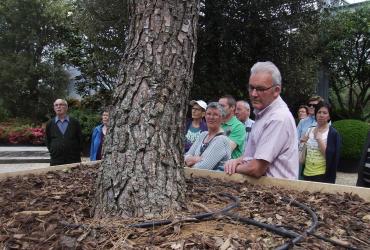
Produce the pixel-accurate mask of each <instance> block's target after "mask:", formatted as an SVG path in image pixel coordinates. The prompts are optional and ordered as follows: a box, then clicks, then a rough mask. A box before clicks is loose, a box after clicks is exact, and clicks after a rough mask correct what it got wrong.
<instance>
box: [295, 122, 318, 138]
mask: <svg viewBox="0 0 370 250" xmlns="http://www.w3.org/2000/svg"><path fill="white" fill-rule="evenodd" d="M315 126H316V119H315V116H314V115H309V116H308V117H306V118H304V119H302V120H300V121H299V123H298V126H297V133H298V143H299V141H300V140H301V138H302V137H303V136H304V135H305V134H306V132H307V131H308V129H309V128H310V127H315Z"/></svg>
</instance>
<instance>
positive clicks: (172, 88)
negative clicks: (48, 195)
mask: <svg viewBox="0 0 370 250" xmlns="http://www.w3.org/2000/svg"><path fill="white" fill-rule="evenodd" d="M198 11H199V0H187V1H181V0H177V1H176V0H157V1H144V0H138V1H133V0H132V1H129V14H130V28H129V34H128V43H127V48H126V51H125V55H124V58H123V61H122V62H123V63H122V65H121V69H120V71H121V72H120V77H119V79H118V83H117V86H116V89H115V92H114V97H113V98H114V101H113V103H114V110H113V111H112V114H111V120H110V129H109V132H108V135H107V136H106V138H105V142H104V149H105V152H104V158H103V159H104V160H103V161H102V165H101V168H100V171H99V176H98V180H97V193H96V203H95V215H96V216H102V215H104V214H105V215H106V214H110V215H119V216H123V217H126V216H130V217H131V216H135V217H141V216H145V217H149V218H150V217H153V216H157V215H160V214H164V213H166V212H169V211H171V210H173V209H175V210H179V209H182V208H183V207H184V205H185V194H184V192H185V180H184V170H183V138H182V137H183V133H184V122H185V116H186V107H187V104H188V103H187V102H188V95H189V91H190V87H191V83H192V78H193V63H194V58H195V53H196V41H197V39H196V30H197V22H198Z"/></svg>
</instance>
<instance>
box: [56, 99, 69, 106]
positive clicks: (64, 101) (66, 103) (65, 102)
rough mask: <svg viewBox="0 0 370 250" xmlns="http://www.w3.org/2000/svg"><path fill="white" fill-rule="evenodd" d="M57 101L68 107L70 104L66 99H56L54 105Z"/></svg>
mask: <svg viewBox="0 0 370 250" xmlns="http://www.w3.org/2000/svg"><path fill="white" fill-rule="evenodd" d="M57 101H61V102H62V103H63V104H64V105H66V106H67V107H68V102H67V101H66V100H65V99H56V100H55V101H54V103H53V104H55V103H56V102H57Z"/></svg>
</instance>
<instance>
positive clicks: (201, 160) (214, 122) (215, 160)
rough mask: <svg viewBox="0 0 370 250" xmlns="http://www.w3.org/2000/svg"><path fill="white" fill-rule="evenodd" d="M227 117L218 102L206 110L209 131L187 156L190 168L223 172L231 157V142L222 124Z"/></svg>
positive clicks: (186, 160)
mask: <svg viewBox="0 0 370 250" xmlns="http://www.w3.org/2000/svg"><path fill="white" fill-rule="evenodd" d="M225 116H226V112H225V110H224V108H223V107H222V106H221V105H220V104H219V103H218V102H211V103H210V104H208V106H207V109H206V122H207V126H208V131H205V132H202V133H201V134H200V136H199V137H198V139H197V140H196V141H195V142H194V143H193V145H192V146H191V148H190V149H189V151H188V152H187V153H186V154H185V164H186V166H188V167H194V168H200V169H208V170H221V171H223V164H224V163H225V161H227V160H229V159H230V157H231V148H230V141H229V138H227V137H226V136H225V135H224V134H223V132H224V131H223V130H222V128H221V123H222V120H223V118H224V117H225Z"/></svg>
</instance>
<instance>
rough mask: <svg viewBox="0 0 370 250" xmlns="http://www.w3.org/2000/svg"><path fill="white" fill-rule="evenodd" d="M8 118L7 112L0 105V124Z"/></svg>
mask: <svg viewBox="0 0 370 250" xmlns="http://www.w3.org/2000/svg"><path fill="white" fill-rule="evenodd" d="M9 116H10V113H9V111H8V110H7V109H6V108H5V107H4V106H3V105H1V104H0V122H3V121H5V120H7V119H8V118H9Z"/></svg>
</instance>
